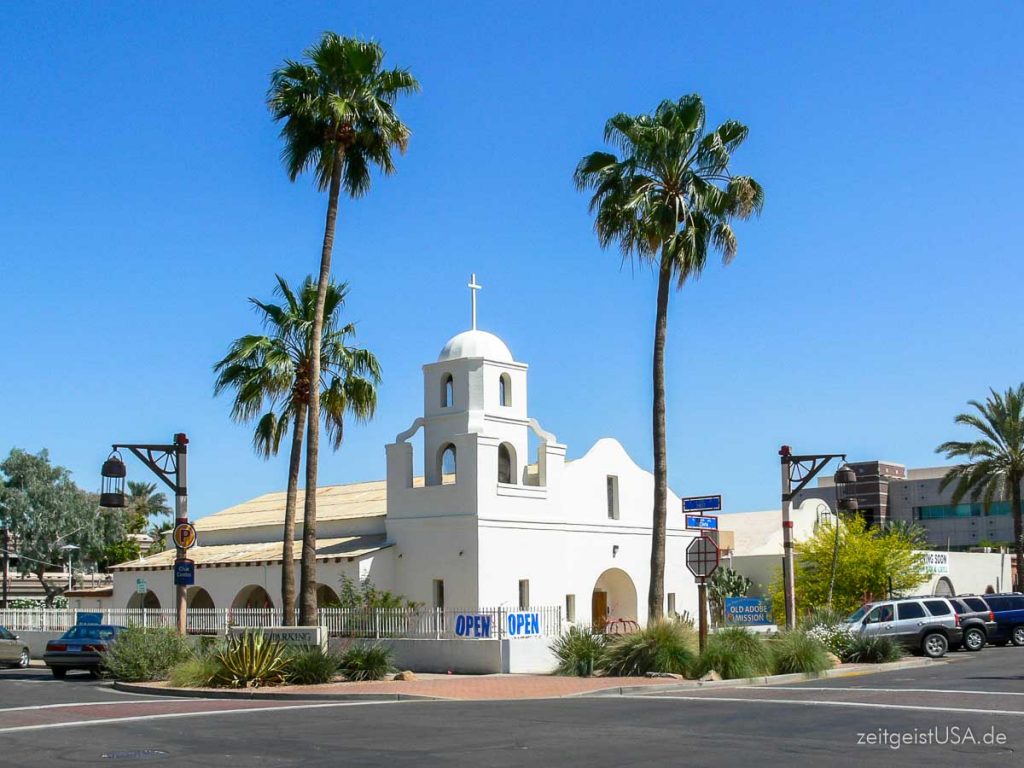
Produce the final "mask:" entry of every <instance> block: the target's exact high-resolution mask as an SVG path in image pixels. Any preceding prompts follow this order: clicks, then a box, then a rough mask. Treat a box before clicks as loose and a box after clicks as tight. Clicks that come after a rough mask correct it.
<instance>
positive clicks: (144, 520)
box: [125, 480, 172, 533]
mask: <svg viewBox="0 0 1024 768" xmlns="http://www.w3.org/2000/svg"><path fill="white" fill-rule="evenodd" d="M125 510H126V511H127V513H128V520H127V521H126V527H127V529H128V532H129V533H146V531H147V529H149V528H150V527H151V526H155V527H159V526H161V525H162V524H165V523H166V522H167V521H169V520H170V518H171V515H172V510H171V508H170V506H169V505H168V504H167V494H165V493H162V492H160V491H157V484H156V483H145V482H141V481H138V480H129V481H128V495H127V498H126V499H125Z"/></svg>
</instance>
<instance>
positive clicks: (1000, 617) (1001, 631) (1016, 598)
mask: <svg viewBox="0 0 1024 768" xmlns="http://www.w3.org/2000/svg"><path fill="white" fill-rule="evenodd" d="M985 602H986V603H988V607H989V608H991V609H992V613H994V614H995V619H996V632H995V635H994V636H993V637H991V638H989V641H990V642H994V643H996V644H997V645H1006V643H1007V641H1009V642H1012V643H1013V644H1014V645H1024V594H1021V593H1019V592H1014V593H1012V594H1004V595H985Z"/></svg>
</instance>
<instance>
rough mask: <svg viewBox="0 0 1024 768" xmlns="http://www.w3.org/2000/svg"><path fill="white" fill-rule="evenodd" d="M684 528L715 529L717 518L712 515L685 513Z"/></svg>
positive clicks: (689, 529) (694, 529) (695, 529)
mask: <svg viewBox="0 0 1024 768" xmlns="http://www.w3.org/2000/svg"><path fill="white" fill-rule="evenodd" d="M686 530H688V531H717V530H718V518H717V517H715V516H714V515H687V516H686Z"/></svg>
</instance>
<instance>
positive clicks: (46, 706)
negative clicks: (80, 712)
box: [0, 696, 205, 714]
mask: <svg viewBox="0 0 1024 768" xmlns="http://www.w3.org/2000/svg"><path fill="white" fill-rule="evenodd" d="M175 700H177V701H205V699H197V698H195V697H192V696H187V697H186V696H176V697H175V698H174V699H170V698H168V697H166V696H164V697H160V696H150V697H149V698H146V699H131V700H129V701H118V700H113V701H79V702H74V703H67V704H36V705H34V706H30V707H3V708H2V709H0V714H3V713H4V712H31V711H32V710H34V709H63V708H66V707H98V706H104V705H105V706H108V707H122V706H124V705H125V704H154V703H158V702H159V703H167V704H173V703H174V702H175Z"/></svg>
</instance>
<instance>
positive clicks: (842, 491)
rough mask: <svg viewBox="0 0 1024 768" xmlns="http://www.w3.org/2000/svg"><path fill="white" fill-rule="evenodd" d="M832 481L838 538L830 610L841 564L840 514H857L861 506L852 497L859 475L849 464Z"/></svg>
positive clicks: (834, 558)
mask: <svg viewBox="0 0 1024 768" xmlns="http://www.w3.org/2000/svg"><path fill="white" fill-rule="evenodd" d="M832 480H833V482H834V483H835V484H836V510H835V519H836V531H835V533H836V537H835V542H834V544H833V545H832V573H831V575H830V576H829V581H828V607H829V608H830V609H831V608H832V593H833V592H834V591H835V588H836V567H837V566H838V564H839V524H840V522H842V518H841V517H840V516H839V513H840V512H856V511H857V509H858V507H859V506H860V505H859V504H858V503H857V499H856V498H854V497H853V496H852V495H851V494H852V491H851V488H853V487H854V483H856V482H857V473H856V472H854V471H853V469H851V468H850V465H849V464H843V466H841V467H840V468H839V469H838V470H837V471H836V473H835V475H833V476H832Z"/></svg>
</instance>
